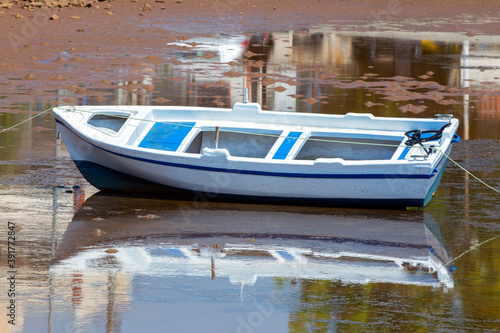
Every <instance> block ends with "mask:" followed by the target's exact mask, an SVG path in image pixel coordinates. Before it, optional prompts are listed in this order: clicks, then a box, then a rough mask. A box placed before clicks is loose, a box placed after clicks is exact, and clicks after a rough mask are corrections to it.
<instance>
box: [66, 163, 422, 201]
mask: <svg viewBox="0 0 500 333" xmlns="http://www.w3.org/2000/svg"><path fill="white" fill-rule="evenodd" d="M75 164H76V166H77V167H78V169H79V170H80V172H81V173H82V175H83V176H84V177H85V179H87V180H88V181H89V183H91V184H92V185H93V186H95V187H97V188H98V189H100V190H102V191H108V192H119V193H123V194H126V193H130V192H132V193H138V192H139V193H151V194H161V195H162V197H167V198H168V197H171V198H175V199H184V200H197V201H226V202H255V203H263V204H265V203H270V204H271V203H273V204H289V205H307V206H338V207H375V208H406V207H423V206H424V200H423V199H315V198H283V197H266V196H247V195H232V194H231V195H229V194H220V193H201V192H194V191H190V190H184V189H179V188H174V187H170V186H165V185H160V184H156V183H153V182H149V181H147V180H143V179H140V178H136V177H132V176H130V175H128V174H125V173H122V172H119V171H116V170H113V169H110V168H106V167H103V166H101V165H99V164H96V163H92V162H88V161H75Z"/></svg>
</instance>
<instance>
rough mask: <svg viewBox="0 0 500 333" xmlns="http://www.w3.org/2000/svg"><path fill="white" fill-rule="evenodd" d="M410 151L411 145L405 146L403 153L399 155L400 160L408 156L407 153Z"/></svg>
mask: <svg viewBox="0 0 500 333" xmlns="http://www.w3.org/2000/svg"><path fill="white" fill-rule="evenodd" d="M409 151H410V147H405V149H404V150H403V152H402V153H401V155H399V157H398V160H404V159H405V158H406V155H408V152H409Z"/></svg>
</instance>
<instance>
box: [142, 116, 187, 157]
mask: <svg viewBox="0 0 500 333" xmlns="http://www.w3.org/2000/svg"><path fill="white" fill-rule="evenodd" d="M195 124H196V123H192V122H189V123H156V124H154V126H153V127H151V129H150V130H149V132H148V134H146V136H145V137H144V139H142V141H141V143H140V144H139V147H141V148H150V149H160V150H167V151H176V150H177V149H178V148H179V146H180V145H181V143H182V141H183V140H184V138H185V137H186V136H187V135H188V133H189V132H190V131H191V129H192V128H193V127H194V125H195Z"/></svg>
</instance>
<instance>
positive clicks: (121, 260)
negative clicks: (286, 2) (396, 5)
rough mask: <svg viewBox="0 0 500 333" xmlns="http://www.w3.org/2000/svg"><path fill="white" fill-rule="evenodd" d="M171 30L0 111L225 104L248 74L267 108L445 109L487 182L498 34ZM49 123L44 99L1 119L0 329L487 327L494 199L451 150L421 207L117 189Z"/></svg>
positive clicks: (495, 117)
mask: <svg viewBox="0 0 500 333" xmlns="http://www.w3.org/2000/svg"><path fill="white" fill-rule="evenodd" d="M183 42H184V43H185V45H170V46H168V51H166V52H165V54H163V55H161V57H160V58H159V59H157V58H150V59H149V60H150V62H149V63H148V60H147V59H145V58H142V59H143V61H145V64H144V66H143V67H144V68H143V69H146V68H147V69H148V70H143V71H142V72H141V75H142V78H141V79H140V80H138V81H135V82H130V81H116V82H111V83H110V84H106V85H105V87H90V88H89V89H88V90H87V91H88V94H87V95H85V94H83V96H82V93H81V92H80V93H76V91H72V90H70V89H69V90H61V91H52V92H51V94H52V95H51V96H54V97H48V98H46V99H43V100H40V101H39V102H37V101H36V100H34V101H33V103H14V102H10V104H9V106H8V107H5V108H4V109H2V110H1V112H2V115H0V126H4V127H8V126H10V125H12V124H15V123H18V122H20V121H21V120H24V119H26V118H27V117H28V116H29V115H31V114H34V113H36V112H40V111H43V110H46V109H48V108H49V107H51V106H52V105H54V103H55V102H57V101H61V100H64V102H65V103H70V104H73V103H74V104H76V105H78V104H115V103H117V104H162V105H163V104H164V105H201V106H225V107H229V106H231V105H232V104H233V103H234V102H236V101H242V100H243V88H244V87H247V88H249V90H250V96H251V98H250V99H251V100H252V101H254V102H259V103H261V104H262V105H263V108H265V109H268V110H271V109H273V110H283V111H285V110H289V111H290V112H294V111H296V112H321V113H338V114H343V113H346V112H371V113H373V114H375V115H384V116H401V117H420V116H422V117H432V116H434V114H436V113H451V114H453V115H454V116H455V117H457V118H459V119H460V121H461V126H460V129H459V135H460V136H461V137H462V138H463V139H465V140H462V141H461V142H460V143H459V144H456V145H455V146H454V148H453V151H452V155H451V157H452V158H453V159H454V160H455V161H456V162H458V163H460V164H461V165H462V166H463V167H465V168H466V169H468V170H470V171H471V172H472V173H474V174H475V175H476V176H478V177H479V178H481V179H482V180H483V181H485V182H486V183H488V184H490V185H491V186H493V187H496V188H497V189H498V188H500V182H499V176H500V170H499V168H498V166H499V165H500V146H499V144H498V143H499V141H498V140H499V128H500V116H499V115H500V111H499V110H500V109H499V104H498V95H499V91H500V90H499V87H498V83H499V77H500V69H499V66H500V61H499V59H500V37H498V36H483V35H478V36H473V37H467V36H465V35H461V34H438V33H436V34H432V35H429V34H427V35H421V34H417V33H399V32H390V31H388V32H365V33H359V32H357V33H353V32H346V31H337V30H335V29H334V28H332V27H318V28H316V29H309V30H304V31H296V32H269V33H259V34H248V35H241V36H234V37H229V36H215V37H203V38H197V37H196V36H195V37H193V39H192V40H187V41H183ZM200 44H202V45H200ZM195 47H197V49H193V48H195ZM84 56H85V57H92V56H95V55H93V54H87V55H84ZM139 56H140V55H138V57H139ZM144 56H146V55H144ZM72 66H74V70H79V65H78V63H73V64H72ZM82 66H83V65H82ZM108 70H109V71H110V75H111V74H112V73H111V72H112V71H113V70H115V69H113V68H112V67H110V68H109V69H108ZM2 94H3V95H4V96H3V98H4V101H5V100H7V101H11V100H12V98H13V94H14V93H9V92H8V91H6V92H3V93H2ZM5 103H6V102H5ZM14 110H16V111H14ZM20 111H23V112H25V113H21V112H20ZM55 136H56V135H55V125H54V122H53V119H52V117H51V115H50V114H49V113H47V114H44V115H42V116H40V117H38V118H35V119H34V120H31V121H30V122H28V123H27V124H24V125H22V126H20V127H19V129H18V130H17V131H8V132H6V133H2V134H0V187H1V192H0V194H1V195H0V213H1V216H2V217H1V219H0V221H2V222H1V223H2V226H1V229H0V235H1V238H2V241H1V242H0V248H1V249H2V261H1V265H2V272H4V273H5V274H3V275H2V279H1V280H0V290H1V292H0V306H1V308H2V309H4V310H2V314H3V315H2V317H3V319H2V321H0V327H1V328H2V332H3V331H11V332H15V331H23V332H45V331H47V332H118V331H122V332H136V331H138V330H141V331H148V332H156V331H183V332H199V331H207V332H212V331H221V332H283V331H295V332H304V331H326V332H334V331H356V332H358V331H370V332H371V331H378V330H380V331H382V330H384V331H396V330H398V331H472V330H474V331H482V332H487V331H496V330H498V329H500V306H499V304H500V289H499V286H500V280H499V279H500V278H499V276H500V258H499V256H498V253H499V251H500V239H495V240H492V241H490V242H487V243H485V244H483V245H481V246H479V247H477V248H474V247H475V246H477V245H479V244H481V243H482V242H484V241H487V240H489V239H491V238H492V237H496V236H497V235H499V234H500V224H499V217H498V202H499V201H498V198H499V197H498V194H497V193H495V192H494V191H492V190H491V189H488V188H487V187H485V186H484V185H483V184H481V183H479V182H478V181H476V180H474V179H473V178H472V177H471V176H469V175H467V174H466V173H465V172H464V171H463V170H461V169H460V168H458V167H457V166H456V165H454V164H453V163H452V162H449V163H448V166H447V169H446V171H445V173H444V175H443V178H442V180H441V184H440V186H439V187H438V189H437V191H436V193H435V197H434V198H433V200H432V201H431V202H430V204H429V205H428V206H427V207H426V208H425V209H424V210H423V211H381V210H368V209H363V208H359V209H342V208H313V207H289V206H271V205H246V204H231V203H206V202H203V201H199V200H198V201H196V200H191V199H190V198H181V199H180V200H179V199H177V200H165V199H161V198H152V197H149V198H147V197H146V198H120V197H109V196H106V195H102V194H96V192H97V191H96V190H95V189H94V188H93V187H92V186H90V185H89V184H88V183H87V182H86V181H85V180H84V179H82V178H81V176H80V174H79V173H78V171H77V170H76V169H75V167H74V166H73V164H72V162H71V160H70V158H69V156H68V154H67V151H66V149H65V147H64V145H63V144H61V142H60V141H58V140H56V138H55ZM9 222H11V224H9ZM9 226H11V227H12V228H11V229H9ZM9 231H10V232H11V235H13V233H15V237H16V239H15V244H14V245H13V246H11V249H10V251H9V248H8V245H9V244H8V235H9ZM471 249H472V250H471ZM106 250H108V252H109V253H107V252H105V251H106ZM469 250H471V251H470V252H468V253H466V254H464V255H463V256H462V257H460V258H458V259H456V260H455V261H453V262H449V261H450V260H451V259H453V258H456V257H457V256H460V255H461V254H463V253H464V252H466V251H469ZM13 251H15V252H13ZM116 251H117V252H116ZM9 252H10V253H11V254H13V255H14V257H13V258H14V260H15V262H10V263H11V264H13V265H14V266H13V267H12V268H10V267H9V266H8V265H9V262H8V261H7V259H8V253H9ZM429 262H435V263H437V264H436V265H435V266H434V268H435V269H438V273H437V274H432V272H429V268H426V267H427V266H425V265H427V264H429ZM403 263H410V264H403ZM444 266H446V267H448V268H449V269H450V270H451V271H453V270H454V271H453V273H449V271H448V270H447V269H444V268H443V267H444ZM9 271H14V272H15V273H8V272H9ZM10 275H15V283H14V285H12V284H11V282H10V281H9V280H8V279H7V278H8V277H9V276H10ZM4 276H5V278H3V277H4ZM12 286H14V288H15V295H13V296H12V297H11V296H9V289H11V288H12ZM11 300H14V301H15V312H14V313H15V323H16V325H15V326H13V325H9V323H8V319H9V318H8V317H7V316H6V315H7V314H9V312H10V310H8V309H7V306H9V304H10V303H9V302H11ZM6 317H7V319H6Z"/></svg>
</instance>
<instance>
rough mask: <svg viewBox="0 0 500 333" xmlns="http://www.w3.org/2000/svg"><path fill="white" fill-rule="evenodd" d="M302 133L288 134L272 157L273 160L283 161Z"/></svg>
mask: <svg viewBox="0 0 500 333" xmlns="http://www.w3.org/2000/svg"><path fill="white" fill-rule="evenodd" d="M301 134H302V132H290V133H288V136H287V137H286V138H285V140H283V143H282V144H281V146H280V147H279V148H278V150H277V151H276V153H275V154H274V156H273V160H284V159H286V157H287V155H288V154H289V153H290V150H292V147H293V146H294V145H295V142H297V139H298V138H299V137H300V135H301Z"/></svg>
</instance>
